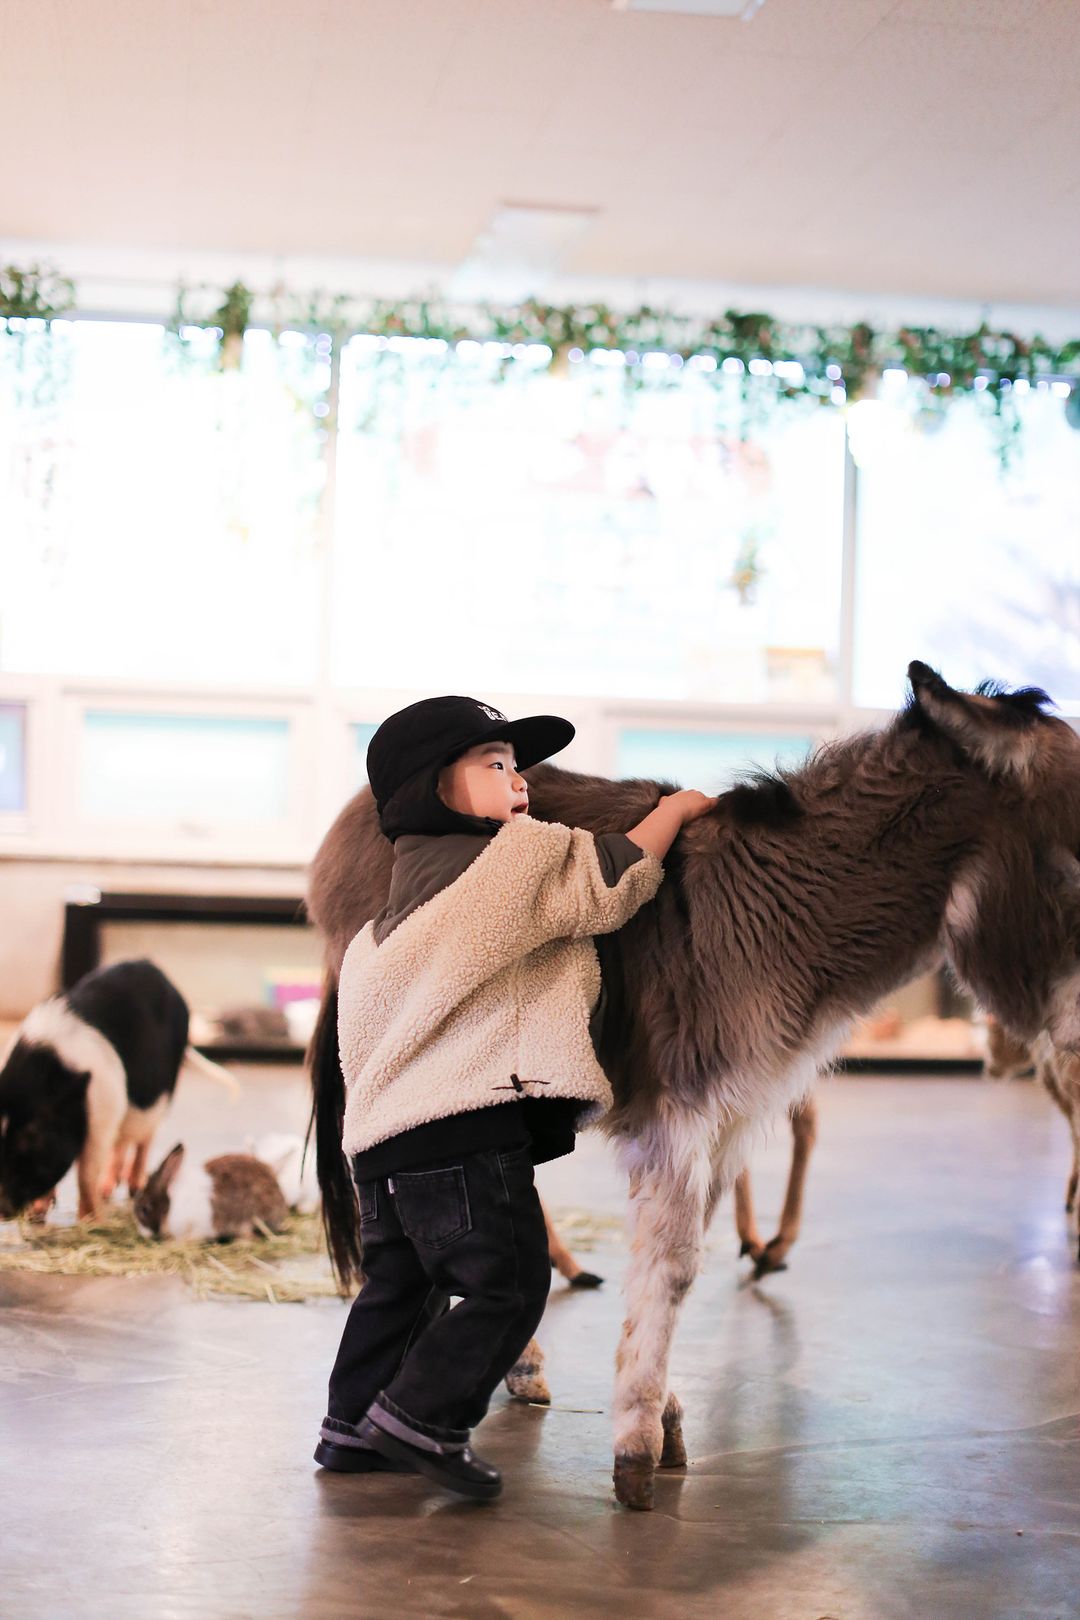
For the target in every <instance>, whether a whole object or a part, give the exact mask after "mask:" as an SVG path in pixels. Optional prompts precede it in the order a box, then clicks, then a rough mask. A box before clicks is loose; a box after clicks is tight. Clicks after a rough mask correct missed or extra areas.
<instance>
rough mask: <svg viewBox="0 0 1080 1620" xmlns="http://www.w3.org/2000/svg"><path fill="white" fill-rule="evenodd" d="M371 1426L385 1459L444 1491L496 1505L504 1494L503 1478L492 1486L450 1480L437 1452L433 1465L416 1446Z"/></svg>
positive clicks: (463, 1480) (374, 1444) (432, 1456)
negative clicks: (495, 1501) (401, 1465)
mask: <svg viewBox="0 0 1080 1620" xmlns="http://www.w3.org/2000/svg"><path fill="white" fill-rule="evenodd" d="M369 1422H370V1419H369ZM371 1427H372V1429H373V1430H375V1433H376V1436H377V1438H375V1437H373V1443H372V1449H373V1450H374V1449H375V1448H376V1447H377V1448H378V1450H379V1453H380V1454H381V1455H382V1456H383V1457H390V1458H392V1459H393V1460H394V1461H395V1462H402V1463H407V1464H408V1466H409V1468H410V1470H411V1471H412V1472H414V1473H417V1474H423V1475H424V1477H425V1479H430V1480H432V1481H433V1482H434V1483H435V1484H436V1485H441V1486H442V1488H443V1490H444V1491H453V1492H454V1494H455V1495H456V1496H468V1497H470V1498H471V1500H472V1501H474V1502H492V1501H494V1499H495V1497H497V1496H501V1495H502V1480H501V1479H496V1480H492V1481H491V1483H490V1484H485V1483H484V1482H483V1481H482V1480H466V1479H454V1480H451V1479H447V1477H446V1474H445V1472H444V1471H443V1470H442V1469H441V1468H440V1467H439V1462H438V1459H437V1457H436V1455H435V1454H434V1453H432V1454H431V1461H430V1462H429V1461H428V1454H427V1453H426V1452H423V1451H420V1450H418V1449H417V1448H416V1447H414V1446H410V1445H406V1443H405V1441H404V1440H397V1439H395V1438H394V1436H393V1435H392V1434H387V1433H386V1431H385V1430H384V1429H380V1428H379V1427H378V1425H377V1424H375V1423H372V1424H371Z"/></svg>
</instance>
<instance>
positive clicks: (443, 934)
mask: <svg viewBox="0 0 1080 1620" xmlns="http://www.w3.org/2000/svg"><path fill="white" fill-rule="evenodd" d="M663 875H664V870H663V867H662V866H661V864H660V862H659V861H658V860H657V859H656V857H655V856H654V855H650V854H648V853H646V854H644V855H643V857H642V859H641V860H640V861H635V862H634V863H633V865H631V866H629V867H627V869H626V871H625V872H624V873H623V874H622V876H621V877H620V879H619V881H618V883H617V884H616V885H615V886H614V887H613V888H608V886H607V884H606V883H605V881H604V876H603V873H602V871H601V868H600V862H599V859H598V856H597V853H596V846H595V844H594V842H593V837H592V834H591V833H588V832H583V831H581V830H580V829H575V828H571V827H562V826H559V825H558V824H556V823H553V822H545V821H533V820H532V819H531V818H530V817H528V816H519V817H516V818H515V819H514V820H513V821H509V822H507V824H506V825H505V826H504V827H503V828H502V829H501V830H500V831H499V832H498V833H497V834H496V836H495V837H494V838H493V839H492V841H491V843H490V844H489V845H488V847H487V848H486V849H485V850H484V852H483V854H481V855H479V856H477V858H476V860H475V861H473V862H472V864H471V865H470V866H468V867H467V868H466V870H465V871H464V872H463V873H462V874H461V876H460V877H459V878H457V879H456V880H455V881H454V882H453V883H451V884H449V885H448V886H447V887H446V888H445V889H443V890H442V891H441V892H440V893H439V894H437V895H435V896H434V898H433V899H431V900H428V901H427V902H426V903H425V904H424V905H422V906H419V907H418V908H417V909H416V910H415V911H414V912H413V913H412V914H411V915H410V916H408V917H407V918H406V919H405V920H404V922H402V923H401V924H400V925H399V926H398V927H397V928H395V929H394V931H393V933H391V934H390V935H389V936H388V937H387V938H386V939H384V941H383V943H382V944H381V945H376V943H375V940H374V935H373V924H372V923H368V925H367V926H366V928H363V929H361V931H360V933H359V934H357V935H356V937H355V939H354V940H353V941H352V943H351V945H350V946H349V948H348V950H347V951H346V953H345V959H344V961H343V962H342V964H341V977H340V982H339V989H338V1041H339V1046H340V1051H341V1069H342V1073H343V1075H344V1077H345V1088H346V1097H345V1125H344V1131H343V1134H342V1147H343V1149H344V1151H345V1153H346V1154H347V1155H351V1154H353V1153H362V1152H364V1151H365V1150H366V1149H368V1148H371V1147H374V1146H375V1145H376V1144H377V1143H379V1142H384V1141H386V1140H387V1139H388V1138H389V1137H392V1136H396V1135H397V1134H398V1133H399V1132H401V1131H407V1130H411V1129H412V1128H413V1127H414V1126H416V1125H424V1124H427V1123H428V1122H429V1121H431V1120H435V1119H445V1118H448V1117H449V1116H450V1115H452V1114H462V1113H466V1112H467V1111H469V1110H470V1109H474V1108H484V1107H487V1106H495V1105H497V1104H498V1103H503V1102H512V1101H514V1100H515V1098H516V1097H518V1096H520V1095H525V1096H529V1097H573V1098H581V1099H582V1103H583V1109H582V1123H583V1124H586V1123H589V1122H590V1121H592V1120H594V1119H598V1118H599V1117H600V1116H601V1114H603V1113H604V1112H605V1111H606V1110H607V1109H608V1108H609V1107H610V1106H611V1101H612V1097H611V1087H610V1086H609V1085H608V1082H607V1079H606V1077H605V1075H604V1072H603V1070H602V1069H601V1068H600V1065H599V1064H598V1063H597V1061H596V1056H595V1053H594V1051H593V1046H592V1041H591V1039H590V1035H589V1018H590V1015H591V1013H592V1011H593V1008H594V1007H595V1005H596V1001H597V997H598V996H599V994H600V967H599V963H598V962H597V958H596V947H595V946H594V945H593V942H592V936H593V935H594V934H607V933H611V932H613V931H614V930H615V929H616V928H621V927H622V925H623V923H625V922H627V921H628V920H629V919H630V918H631V917H632V916H633V915H634V912H635V911H637V910H638V908H639V907H640V906H642V905H644V903H645V902H646V901H647V900H651V899H652V897H653V895H654V894H655V893H656V891H657V889H658V888H659V887H660V883H661V880H662V878H663ZM515 1081H516V1084H515Z"/></svg>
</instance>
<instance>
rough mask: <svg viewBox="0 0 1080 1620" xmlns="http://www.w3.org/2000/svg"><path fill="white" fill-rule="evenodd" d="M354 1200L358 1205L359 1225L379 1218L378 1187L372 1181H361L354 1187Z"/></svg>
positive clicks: (365, 1224)
mask: <svg viewBox="0 0 1080 1620" xmlns="http://www.w3.org/2000/svg"><path fill="white" fill-rule="evenodd" d="M356 1202H357V1204H358V1205H359V1206H360V1225H361V1226H368V1225H370V1223H371V1222H372V1221H377V1220H378V1218H379V1189H378V1184H377V1183H376V1182H374V1181H361V1182H358V1183H357V1187H356Z"/></svg>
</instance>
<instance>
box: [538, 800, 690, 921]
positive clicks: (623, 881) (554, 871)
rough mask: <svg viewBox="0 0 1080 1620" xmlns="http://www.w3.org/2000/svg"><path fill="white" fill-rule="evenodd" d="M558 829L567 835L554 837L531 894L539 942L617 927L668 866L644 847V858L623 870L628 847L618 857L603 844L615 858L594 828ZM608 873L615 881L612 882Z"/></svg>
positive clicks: (652, 891)
mask: <svg viewBox="0 0 1080 1620" xmlns="http://www.w3.org/2000/svg"><path fill="white" fill-rule="evenodd" d="M551 830H552V831H553V832H554V831H555V829H554V828H552V829H551ZM558 831H559V832H560V833H562V834H563V835H564V836H563V838H562V839H561V840H560V841H559V844H558V845H555V844H554V842H553V843H552V846H551V849H550V855H551V859H550V860H549V861H548V862H545V866H544V871H543V875H542V876H541V878H540V881H539V883H538V885H537V888H536V891H535V895H534V899H533V924H534V933H535V934H536V935H537V936H538V937H537V938H536V943H541V942H542V941H545V940H549V939H567V938H581V937H583V936H586V935H589V934H610V933H613V932H614V930H615V929H616V928H621V927H622V925H623V923H625V922H629V920H630V918H631V917H632V916H633V915H634V913H635V911H637V910H638V909H639V907H641V906H643V905H644V904H645V902H646V901H647V900H651V899H652V897H653V895H654V894H655V893H656V891H657V889H658V888H659V887H660V884H661V882H662V881H663V876H664V868H663V866H662V865H661V864H660V862H659V861H658V860H657V858H656V856H655V855H650V854H648V853H647V852H646V851H645V850H641V851H640V852H639V853H640V859H636V860H631V861H630V864H628V865H625V866H624V868H623V870H622V871H621V872H619V871H618V866H619V865H621V864H622V863H623V862H624V861H625V860H626V858H627V852H621V853H620V854H619V855H618V857H617V858H616V857H615V856H614V855H613V853H612V851H610V850H605V856H606V857H611V858H609V859H604V860H602V859H601V856H600V853H599V851H598V849H597V843H596V840H595V839H594V837H593V835H592V833H589V832H585V831H583V830H582V829H581V828H567V827H560V828H559V829H558ZM626 842H629V841H628V840H627V841H626ZM609 876H613V877H614V878H615V881H614V883H611V884H609Z"/></svg>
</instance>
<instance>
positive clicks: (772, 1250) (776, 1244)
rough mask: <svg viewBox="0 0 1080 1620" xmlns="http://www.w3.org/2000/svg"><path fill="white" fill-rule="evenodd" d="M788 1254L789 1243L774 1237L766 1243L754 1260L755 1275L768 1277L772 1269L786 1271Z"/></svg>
mask: <svg viewBox="0 0 1080 1620" xmlns="http://www.w3.org/2000/svg"><path fill="white" fill-rule="evenodd" d="M786 1254H787V1244H786V1243H783V1242H782V1240H781V1239H780V1238H778V1237H775V1238H773V1240H772V1242H771V1243H766V1245H765V1247H764V1248H763V1249H762V1251H761V1253H760V1254H759V1255H758V1257H757V1259H756V1260H755V1261H754V1276H755V1277H767V1276H768V1274H769V1272H770V1271H786V1270H787V1261H786V1260H785V1259H784V1256H785V1255H786Z"/></svg>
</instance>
